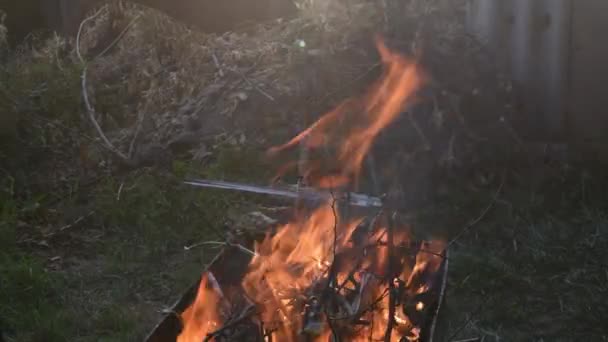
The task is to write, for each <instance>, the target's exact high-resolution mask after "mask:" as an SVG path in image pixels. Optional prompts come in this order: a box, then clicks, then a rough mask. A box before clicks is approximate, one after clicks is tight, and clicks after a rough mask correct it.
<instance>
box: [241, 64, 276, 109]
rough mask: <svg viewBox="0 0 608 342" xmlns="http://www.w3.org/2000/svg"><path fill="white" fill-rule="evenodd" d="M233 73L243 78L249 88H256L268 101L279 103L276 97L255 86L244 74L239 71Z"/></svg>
mask: <svg viewBox="0 0 608 342" xmlns="http://www.w3.org/2000/svg"><path fill="white" fill-rule="evenodd" d="M232 71H234V72H235V73H237V74H238V75H239V76H241V78H242V79H243V81H245V83H247V84H248V85H249V86H251V87H252V88H254V89H255V90H257V91H258V92H259V93H260V94H262V95H263V96H264V97H266V98H267V99H269V100H270V101H272V102H276V101H277V100H276V99H275V98H274V97H272V95H270V94H268V93H267V92H266V91H264V89H262V88H260V87H259V86H258V85H257V84H254V83H253V82H251V80H250V79H249V78H248V77H247V76H246V75H245V74H243V73H242V72H240V71H239V70H237V69H232Z"/></svg>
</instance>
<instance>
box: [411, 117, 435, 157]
mask: <svg viewBox="0 0 608 342" xmlns="http://www.w3.org/2000/svg"><path fill="white" fill-rule="evenodd" d="M407 117H408V119H409V120H410V123H411V124H412V126H413V127H414V129H415V130H416V133H418V136H420V139H422V143H423V144H424V150H425V151H429V150H430V149H431V142H430V140H429V138H427V136H426V134H424V131H423V130H422V127H420V125H419V124H418V122H417V121H416V119H415V118H414V114H413V113H412V112H411V111H408V113H407Z"/></svg>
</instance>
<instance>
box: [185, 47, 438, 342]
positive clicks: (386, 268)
mask: <svg viewBox="0 0 608 342" xmlns="http://www.w3.org/2000/svg"><path fill="white" fill-rule="evenodd" d="M377 46H378V50H379V52H380V56H381V58H382V62H383V64H384V67H385V72H384V74H383V75H382V77H381V78H380V80H379V81H378V82H377V83H376V84H374V85H373V86H372V87H371V89H370V91H369V92H368V93H367V94H366V95H365V96H363V98H362V99H360V100H357V99H352V100H348V101H346V102H344V103H343V104H341V105H340V106H338V108H336V109H335V110H334V111H332V112H330V113H328V114H326V115H325V116H323V117H321V119H319V120H318V121H317V122H315V123H314V124H313V125H312V126H310V127H309V128H308V129H306V130H305V131H304V132H302V133H301V134H299V135H298V136H296V137H295V138H293V139H292V140H290V141H289V142H287V143H285V144H284V145H281V146H278V147H275V148H272V149H270V150H269V153H270V154H271V155H276V154H278V153H280V152H282V151H285V150H288V149H290V148H292V147H294V146H296V145H299V144H302V145H303V146H304V147H305V148H306V149H308V150H310V151H311V152H314V151H316V152H318V151H319V150H323V151H325V152H327V153H329V152H331V151H332V150H333V151H335V152H336V157H335V158H333V163H331V164H330V165H327V163H326V162H324V161H323V160H315V159H313V160H310V161H307V163H306V165H304V170H302V171H303V174H302V176H304V177H305V178H306V180H307V181H308V183H309V184H312V185H314V186H316V187H319V188H338V187H342V186H345V185H351V184H355V185H356V183H357V181H358V177H359V174H360V170H361V165H362V163H363V160H364V158H365V156H366V155H367V153H368V152H369V150H370V148H371V146H372V144H373V142H374V139H375V138H376V137H377V136H378V135H379V134H380V133H381V131H382V130H383V129H384V128H385V127H386V126H388V125H389V124H390V123H391V122H393V121H394V120H395V118H396V117H397V116H398V115H399V113H401V112H402V111H403V110H404V109H405V107H406V106H408V105H409V104H410V103H411V101H412V99H413V98H414V95H415V93H416V91H417V90H418V89H419V88H420V86H421V84H422V82H423V79H424V77H423V74H422V72H421V70H420V68H419V67H418V66H417V65H416V64H415V63H413V62H411V61H409V60H408V59H406V58H405V57H403V56H401V55H399V54H397V53H394V52H392V51H390V50H389V49H388V48H387V47H386V46H385V45H384V43H383V42H382V40H378V41H377ZM332 140H335V141H332ZM297 166H298V163H296V162H291V163H287V164H286V165H285V166H284V167H283V168H282V170H281V173H284V172H286V170H287V169H290V168H293V167H297ZM300 166H301V165H300ZM380 221H381V220H378V221H376V220H374V221H373V224H371V223H367V222H366V223H365V224H364V219H363V218H356V219H346V218H343V217H342V216H341V215H340V213H339V210H338V208H336V205H335V203H331V202H330V203H325V204H324V205H321V206H319V207H318V208H316V209H314V210H313V211H312V213H308V214H305V215H301V216H300V217H297V218H296V219H295V220H294V221H293V222H291V223H288V224H286V225H284V226H283V227H281V228H280V229H278V231H277V233H276V234H274V235H272V236H270V235H268V236H267V237H266V238H265V239H263V241H261V242H259V243H256V244H255V246H254V249H255V252H256V253H255V256H254V257H253V258H252V260H251V261H250V263H249V265H248V270H247V272H246V273H245V275H244V277H243V279H242V282H241V287H242V290H243V292H244V293H245V295H246V296H245V297H246V298H247V300H248V301H250V302H252V303H253V304H254V305H255V307H256V312H257V315H256V322H258V323H259V324H260V325H261V326H263V328H264V331H272V340H275V341H287V342H295V341H300V340H301V336H302V335H306V336H307V338H306V340H307V341H316V342H324V341H328V340H329V339H330V338H331V336H332V334H334V333H337V334H339V335H340V336H341V337H342V338H343V339H344V340H345V341H370V340H373V341H377V340H380V341H403V340H411V341H416V340H417V339H418V338H419V334H420V327H419V324H418V322H419V321H420V319H419V318H418V317H416V316H415V314H416V313H418V314H419V313H420V312H422V311H424V310H426V304H425V303H424V302H423V301H422V300H419V299H418V298H421V297H420V296H424V295H426V294H427V293H428V292H429V291H430V290H431V284H430V281H429V279H428V277H427V275H428V274H430V273H434V272H436V271H437V270H438V269H439V267H440V264H441V258H440V257H439V256H438V254H439V253H441V251H442V249H441V248H443V245H441V244H440V243H439V244H436V243H431V244H429V245H425V246H422V247H421V248H420V249H419V252H417V254H415V256H414V257H413V258H412V256H411V255H410V254H408V253H406V252H403V251H404V250H409V249H411V246H412V245H413V242H412V241H411V239H410V235H409V233H408V229H407V228H406V227H393V226H390V227H389V225H388V221H386V222H380ZM391 222H392V221H391ZM389 228H390V229H389ZM395 251H397V252H395ZM208 278H209V275H204V276H203V278H202V280H201V285H200V288H199V292H198V295H197V297H196V299H195V301H194V303H193V304H192V306H191V307H190V308H188V309H187V310H186V311H185V312H184V313H183V314H182V320H183V322H184V330H183V332H182V334H181V335H180V337H179V339H178V341H180V342H182V341H184V342H185V341H202V340H205V338H206V337H208V334H210V333H212V332H214V331H216V330H217V329H219V328H220V327H221V325H222V323H223V320H222V318H221V315H220V312H221V299H222V295H221V293H220V292H218V291H217V289H214V288H213V287H211V288H210V287H209V284H208V283H209V279H208ZM405 294H407V295H411V298H416V299H412V300H414V302H413V304H412V310H410V311H408V308H407V305H410V303H407V302H406V301H405V300H402V299H404V298H405ZM408 298H409V297H408ZM408 300H409V299H408ZM391 312H392V313H393V317H390V315H391ZM258 320H259V321H258ZM389 326H390V327H392V330H391V332H390V335H388V334H389V331H388V329H387V327H389ZM387 335H388V336H387Z"/></svg>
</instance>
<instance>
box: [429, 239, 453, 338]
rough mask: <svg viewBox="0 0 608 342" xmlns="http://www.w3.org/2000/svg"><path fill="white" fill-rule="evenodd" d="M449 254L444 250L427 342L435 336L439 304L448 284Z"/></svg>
mask: <svg viewBox="0 0 608 342" xmlns="http://www.w3.org/2000/svg"><path fill="white" fill-rule="evenodd" d="M449 253H450V251H449V250H448V249H446V250H445V261H444V266H443V279H442V281H441V290H440V291H439V301H438V302H437V309H435V315H434V317H433V323H432V324H431V332H430V336H429V342H433V337H434V335H435V327H436V326H437V319H438V317H439V310H440V309H441V302H442V301H443V299H444V298H445V289H446V287H447V282H448V267H449V265H450V264H449V262H450V259H449Z"/></svg>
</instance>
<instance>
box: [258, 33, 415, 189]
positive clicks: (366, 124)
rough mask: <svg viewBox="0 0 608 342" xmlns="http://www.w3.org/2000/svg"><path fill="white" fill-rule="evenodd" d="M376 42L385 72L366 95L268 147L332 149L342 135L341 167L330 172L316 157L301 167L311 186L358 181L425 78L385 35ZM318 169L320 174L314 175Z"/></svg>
mask: <svg viewBox="0 0 608 342" xmlns="http://www.w3.org/2000/svg"><path fill="white" fill-rule="evenodd" d="M377 47H378V51H379V52H380V56H381V58H382V62H383V65H384V69H385V71H384V74H383V76H382V77H381V78H380V79H379V81H378V82H377V83H376V84H374V85H373V86H372V87H371V89H370V90H369V92H368V93H367V95H365V96H363V98H362V99H350V100H347V101H345V102H344V103H342V104H341V105H339V106H338V107H337V108H336V109H335V110H333V111H331V112H329V113H327V114H326V115H324V116H323V117H321V119H319V120H318V121H317V122H315V123H314V124H312V126H310V127H309V128H308V129H306V130H304V131H303V132H302V133H300V134H298V135H297V136H296V137H294V138H293V139H291V140H290V141H289V142H287V143H285V144H284V145H281V146H278V147H274V148H272V149H270V150H269V154H270V155H276V154H278V153H279V152H281V151H284V150H287V149H291V148H292V147H294V146H296V145H299V144H303V145H304V147H305V148H306V149H309V150H320V149H322V148H324V149H328V146H329V145H331V144H330V143H331V140H332V138H333V139H339V141H338V142H337V145H338V146H337V148H336V149H337V151H336V152H337V155H336V158H335V159H336V160H335V161H336V164H337V167H335V168H337V169H338V170H337V171H336V170H333V171H331V170H330V171H329V172H330V173H331V174H326V172H323V171H322V170H320V165H321V163H319V162H318V161H311V162H309V163H308V165H307V167H306V169H305V170H304V171H303V173H304V174H303V175H301V176H304V177H305V178H309V179H307V181H308V182H309V183H311V184H312V185H315V186H317V187H320V188H337V187H342V186H345V185H348V184H351V183H352V182H355V183H356V182H357V181H358V176H359V173H360V170H361V165H362V163H363V160H364V158H365V156H366V155H367V153H368V151H369V149H370V148H371V146H372V143H373V141H374V139H375V138H376V137H377V136H378V134H379V133H380V132H381V131H382V130H383V129H384V128H385V127H386V126H388V125H389V124H390V123H391V122H393V121H394V120H395V119H396V118H397V117H398V116H399V114H400V113H401V112H402V111H403V110H404V109H405V107H407V105H409V104H410V102H412V99H413V97H414V95H415V93H416V91H417V90H418V89H419V88H420V86H421V84H422V83H423V80H424V76H423V73H422V71H421V70H420V68H419V67H418V66H417V65H416V63H414V62H412V61H409V60H408V59H406V58H405V57H403V56H401V55H399V54H397V53H395V52H392V51H390V50H389V49H388V48H387V47H386V46H385V44H384V43H383V41H382V40H381V39H377ZM344 131H345V132H344ZM319 153H321V154H323V153H322V152H319ZM324 164H327V161H326V163H324ZM294 166H295V163H290V164H288V166H286V167H284V168H283V169H282V173H285V172H286V171H287V170H288V169H290V168H293V167H294ZM325 166H327V165H325ZM319 173H320V174H321V175H320V176H318V177H311V175H315V174H319Z"/></svg>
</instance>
